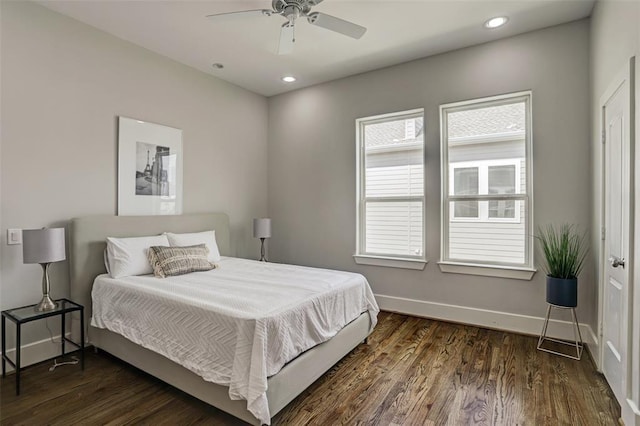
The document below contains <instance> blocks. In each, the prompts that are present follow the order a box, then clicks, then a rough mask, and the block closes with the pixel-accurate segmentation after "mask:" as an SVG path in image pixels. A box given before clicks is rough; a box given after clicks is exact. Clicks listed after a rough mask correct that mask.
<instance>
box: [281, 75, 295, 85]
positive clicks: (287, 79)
mask: <svg viewBox="0 0 640 426" xmlns="http://www.w3.org/2000/svg"><path fill="white" fill-rule="evenodd" d="M282 81H284V82H285V83H293V82H294V81H296V78H295V77H294V76H291V75H287V76H284V77H282Z"/></svg>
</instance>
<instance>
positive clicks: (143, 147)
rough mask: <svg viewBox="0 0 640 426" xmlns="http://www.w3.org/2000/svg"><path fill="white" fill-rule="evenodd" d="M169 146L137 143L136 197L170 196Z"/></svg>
mask: <svg viewBox="0 0 640 426" xmlns="http://www.w3.org/2000/svg"><path fill="white" fill-rule="evenodd" d="M170 151H171V150H170V149H169V147H168V146H160V145H154V144H150V143H145V142H136V182H135V184H136V195H163V196H168V195H169V174H170V172H171V164H170V163H171V162H170Z"/></svg>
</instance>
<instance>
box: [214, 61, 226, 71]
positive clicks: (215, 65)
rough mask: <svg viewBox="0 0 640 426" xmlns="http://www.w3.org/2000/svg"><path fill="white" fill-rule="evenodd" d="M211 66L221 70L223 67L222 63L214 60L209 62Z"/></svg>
mask: <svg viewBox="0 0 640 426" xmlns="http://www.w3.org/2000/svg"><path fill="white" fill-rule="evenodd" d="M211 66H212V67H213V68H215V69H217V70H221V69H222V68H224V65H222V64H221V63H220V62H215V63H213V64H211Z"/></svg>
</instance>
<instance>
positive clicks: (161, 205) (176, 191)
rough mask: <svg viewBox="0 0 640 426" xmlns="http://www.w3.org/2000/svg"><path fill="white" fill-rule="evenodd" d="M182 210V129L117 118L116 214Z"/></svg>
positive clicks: (173, 212) (155, 213)
mask: <svg viewBox="0 0 640 426" xmlns="http://www.w3.org/2000/svg"><path fill="white" fill-rule="evenodd" d="M181 213H182V130H180V129H174V128H173V127H167V126H162V125H160V124H154V123H147V122H144V121H140V120H136V119H133V118H127V117H118V215H119V216H142V215H162V214H181Z"/></svg>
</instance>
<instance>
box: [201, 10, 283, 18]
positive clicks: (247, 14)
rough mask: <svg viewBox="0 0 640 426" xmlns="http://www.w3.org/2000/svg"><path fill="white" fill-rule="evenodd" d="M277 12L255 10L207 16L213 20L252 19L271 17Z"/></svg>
mask: <svg viewBox="0 0 640 426" xmlns="http://www.w3.org/2000/svg"><path fill="white" fill-rule="evenodd" d="M274 13H275V12H274V11H273V10H269V9H253V10H238V11H236V12H225V13H214V14H213V15H207V18H209V19H212V20H217V19H222V18H224V19H227V20H228V19H234V18H250V17H257V16H271V15H273V14H274Z"/></svg>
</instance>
